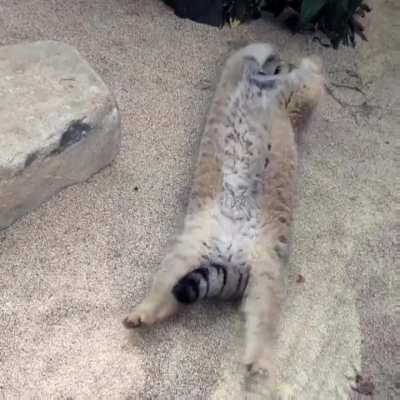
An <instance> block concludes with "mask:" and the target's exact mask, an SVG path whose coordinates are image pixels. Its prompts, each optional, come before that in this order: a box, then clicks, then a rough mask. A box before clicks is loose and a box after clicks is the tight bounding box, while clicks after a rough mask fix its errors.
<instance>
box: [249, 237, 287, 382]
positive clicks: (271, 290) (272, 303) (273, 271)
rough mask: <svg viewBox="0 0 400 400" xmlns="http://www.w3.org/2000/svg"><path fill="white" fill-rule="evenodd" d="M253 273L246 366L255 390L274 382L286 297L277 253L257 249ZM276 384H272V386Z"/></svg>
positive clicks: (252, 262)
mask: <svg viewBox="0 0 400 400" xmlns="http://www.w3.org/2000/svg"><path fill="white" fill-rule="evenodd" d="M250 263H251V270H250V271H251V272H250V281H249V285H248V288H247V293H246V296H245V299H244V305H243V311H244V314H245V320H246V324H245V351H244V360H243V362H244V364H245V366H246V368H247V371H248V379H249V380H250V381H252V382H253V381H254V382H253V384H251V386H252V387H253V389H254V390H256V387H257V386H258V385H257V381H262V382H265V381H267V380H268V381H273V380H274V367H273V360H274V341H275V329H276V325H277V322H278V318H279V314H280V308H281V302H282V297H283V282H282V271H281V269H282V261H281V259H280V258H279V256H277V255H276V253H275V252H274V251H273V250H271V251H269V250H267V249H265V245H264V246H261V245H260V246H255V249H254V253H253V255H252V256H251V257H250ZM271 383H272V382H271Z"/></svg>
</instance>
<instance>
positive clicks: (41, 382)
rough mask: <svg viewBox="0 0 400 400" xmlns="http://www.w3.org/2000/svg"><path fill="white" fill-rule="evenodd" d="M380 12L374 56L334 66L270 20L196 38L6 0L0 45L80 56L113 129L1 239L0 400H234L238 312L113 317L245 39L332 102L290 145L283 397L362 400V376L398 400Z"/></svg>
mask: <svg viewBox="0 0 400 400" xmlns="http://www.w3.org/2000/svg"><path fill="white" fill-rule="evenodd" d="M374 4H375V6H374V8H375V10H374V12H373V15H372V16H371V21H372V22H371V26H370V28H369V30H368V38H369V41H368V42H367V43H362V44H360V45H359V46H358V47H357V48H356V50H353V49H347V48H342V49H340V50H339V51H335V50H332V49H326V48H323V47H321V46H319V45H318V44H317V43H315V42H312V41H311V38H310V37H307V36H300V35H298V36H294V37H293V36H291V35H290V34H289V33H288V32H287V31H285V30H284V29H282V28H281V27H280V26H279V24H277V23H275V22H273V23H265V22H263V21H257V22H254V23H252V24H250V25H244V26H241V27H238V28H236V29H228V28H226V29H223V30H218V29H215V28H212V27H208V26H203V25H196V24H193V23H192V22H190V21H186V20H179V19H177V18H176V17H175V16H174V15H173V13H172V12H171V10H169V9H167V8H166V7H165V6H164V5H163V4H162V3H161V1H158V0H147V1H145V0H142V1H133V0H132V1H130V0H113V1H106V0H91V1H83V0H70V1H68V2H67V1H63V0H51V1H50V0H0V44H1V45H8V44H15V43H19V42H22V41H34V40H40V39H56V40H62V41H65V42H67V43H69V44H71V45H73V46H76V47H77V48H78V49H79V50H80V52H81V54H82V55H83V56H84V57H85V58H87V60H88V61H89V62H90V63H91V64H92V66H93V67H94V68H95V69H96V70H97V71H98V72H99V73H100V75H101V76H102V77H103V79H104V80H105V82H106V83H107V84H108V85H109V87H110V88H111V89H112V90H113V92H114V93H115V96H116V98H117V101H118V103H119V106H120V109H121V113H122V118H123V139H122V148H121V153H120V155H119V156H118V157H117V160H116V161H115V162H114V163H113V165H112V166H111V167H108V168H106V169H105V170H103V171H101V172H100V173H98V174H97V175H95V176H94V177H92V178H91V179H90V180H89V181H88V182H87V183H84V184H81V185H77V186H74V187H70V188H69V189H67V190H65V191H63V192H62V193H60V194H59V195H57V196H56V197H54V198H53V199H52V200H50V201H49V202H47V203H46V204H44V205H43V206H42V207H41V208H40V209H38V210H36V211H35V212H33V213H32V214H30V215H29V216H27V217H25V218H23V219H21V220H19V221H18V222H17V223H16V224H14V225H13V226H12V227H10V228H8V229H7V230H5V231H2V232H0V332H1V333H0V399H7V400H8V399H70V400H72V399H74V400H78V399H116V400H118V399H125V400H128V399H131V400H133V399H138V400H145V399H163V400H164V399H181V400H185V399H193V400H201V399H213V400H222V399H230V400H231V399H233V400H234V399H242V398H243V397H242V395H241V394H240V387H239V382H240V378H239V377H240V375H239V369H238V360H239V357H240V349H241V340H240V331H241V321H240V318H239V315H238V312H237V310H236V309H235V308H233V307H231V306H228V305H210V304H207V305H199V306H196V307H194V308H193V309H192V310H191V311H189V312H188V313H186V314H184V315H181V316H179V317H178V318H176V319H174V320H173V321H170V322H166V323H165V324H162V325H160V326H159V327H157V329H153V330H150V331H148V332H142V333H135V334H132V333H129V332H127V331H125V330H124V329H123V327H122V325H121V320H122V318H123V317H124V316H125V313H126V312H127V311H128V310H129V309H130V308H131V307H132V306H133V305H135V304H136V303H138V302H139V301H140V300H141V299H142V297H143V296H144V295H145V293H146V290H147V288H148V287H149V283H150V279H151V275H152V273H153V272H154V271H155V270H156V269H157V265H158V263H159V261H160V259H161V257H162V255H163V252H164V251H165V246H166V244H167V241H168V240H169V239H170V238H171V237H172V235H173V234H174V232H175V231H176V228H177V227H178V225H179V220H180V219H181V217H182V213H183V211H184V206H185V202H186V197H187V192H188V188H189V186H190V176H191V172H192V168H193V157H194V155H195V154H196V147H197V144H198V141H199V137H200V134H201V127H202V123H203V120H204V117H205V113H206V111H207V107H208V104H209V101H210V98H211V96H212V90H213V89H212V87H213V84H214V82H215V79H216V76H217V73H218V70H219V68H220V64H221V62H223V60H224V58H225V57H226V55H227V54H228V53H229V52H230V51H231V50H232V48H234V47H236V46H237V45H239V44H241V43H247V42H251V41H255V40H261V41H269V42H272V43H274V44H275V45H276V46H277V47H279V48H280V49H281V50H282V53H283V54H284V56H286V57H291V56H297V55H304V54H310V53H317V54H320V55H321V56H322V58H323V59H324V62H325V65H326V70H327V85H328V87H329V88H330V89H329V91H328V93H327V94H326V96H325V98H324V100H323V103H322V105H321V108H320V110H319V112H318V113H317V115H316V116H315V118H314V121H313V123H312V125H311V126H310V129H309V131H308V133H307V135H306V136H305V137H304V140H303V141H304V143H303V145H302V148H301V154H302V155H301V168H300V176H299V180H298V208H297V212H296V222H295V227H294V244H293V255H292V259H291V266H290V271H289V294H288V299H287V306H286V309H285V313H284V316H283V320H282V324H281V327H280V332H281V333H280V338H279V349H278V350H279V360H278V362H277V368H278V370H279V374H280V378H281V382H282V391H285V390H286V392H287V393H288V392H289V391H292V392H293V393H294V395H295V396H294V398H295V399H304V400H320V399H324V400H325V399H327V400H330V399H348V398H353V399H369V398H371V397H369V396H363V395H360V394H359V393H357V392H355V391H354V390H352V389H351V388H350V385H352V384H353V383H354V379H353V381H352V380H351V378H350V377H351V376H353V377H354V376H355V375H356V374H357V373H358V374H360V375H361V376H362V378H363V380H364V382H365V381H370V382H372V383H373V384H374V395H373V397H372V398H373V399H374V400H394V399H398V398H400V369H399V357H398V355H399V353H398V349H399V345H400V343H399V337H400V332H399V326H400V321H399V314H398V310H399V308H398V307H399V304H400V301H399V290H400V288H399V274H398V269H399V268H398V266H397V267H396V265H395V262H396V261H397V262H398V260H396V254H397V255H398V242H397V241H396V239H397V238H396V236H397V234H398V232H399V220H398V215H396V210H395V208H396V207H395V203H396V200H397V201H398V200H399V199H398V193H399V191H398V189H399V185H398V183H399V182H398V177H397V175H398V170H397V171H396V167H395V154H396V152H395V150H396V149H395V144H396V143H395V142H396V141H398V136H399V127H400V90H399V79H400V71H399V63H400V35H399V32H400V24H399V21H400V6H399V4H398V2H397V1H396V0H387V1H386V0H379V1H378V0H377V1H375V2H374ZM354 88H355V89H354ZM396 246H397V249H396ZM298 274H301V275H302V276H303V277H304V282H301V283H298V282H297V277H298ZM396 351H397V356H396ZM354 385H355V384H354ZM354 385H353V386H354ZM363 388H364V389H365V388H368V384H367V385H365V384H364V385H361V391H362V389H363Z"/></svg>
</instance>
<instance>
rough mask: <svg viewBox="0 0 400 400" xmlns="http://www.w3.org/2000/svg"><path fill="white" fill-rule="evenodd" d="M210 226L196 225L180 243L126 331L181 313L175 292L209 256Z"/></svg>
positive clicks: (127, 322)
mask: <svg viewBox="0 0 400 400" xmlns="http://www.w3.org/2000/svg"><path fill="white" fill-rule="evenodd" d="M207 233H208V230H207V224H206V221H205V220H204V219H200V220H199V221H198V223H192V224H191V226H190V228H189V229H187V230H186V231H184V232H183V233H182V234H181V235H180V236H179V238H178V239H177V240H176V242H175V244H174V245H173V247H172V249H171V250H170V251H169V252H168V254H167V255H166V257H165V258H164V259H163V261H162V263H161V268H160V270H159V271H158V272H157V273H156V276H155V279H154V281H153V284H152V287H151V289H150V293H149V294H148V295H147V297H146V298H145V299H144V300H143V302H142V303H140V304H139V305H138V306H136V307H135V308H134V309H133V310H132V311H131V313H129V315H128V316H127V317H126V318H125V319H124V321H123V324H124V326H125V327H126V328H138V327H140V326H149V325H152V324H154V323H156V322H160V321H162V320H164V319H166V318H168V317H170V316H172V315H174V314H175V313H176V312H178V311H179V309H180V308H181V307H182V305H181V303H180V302H178V301H177V299H176V297H175V295H174V293H173V288H174V287H175V285H176V283H177V282H178V281H179V280H180V279H181V278H182V277H183V276H184V275H186V274H187V273H189V272H191V271H192V270H194V269H196V268H197V267H199V265H200V264H201V263H202V260H203V259H204V257H205V256H206V255H207V251H208V248H207V239H208V235H207Z"/></svg>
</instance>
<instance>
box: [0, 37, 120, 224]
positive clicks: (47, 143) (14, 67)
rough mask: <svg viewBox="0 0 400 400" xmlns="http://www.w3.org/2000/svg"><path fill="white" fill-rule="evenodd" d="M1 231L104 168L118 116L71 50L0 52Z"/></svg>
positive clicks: (51, 46) (55, 46)
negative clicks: (46, 201)
mask: <svg viewBox="0 0 400 400" xmlns="http://www.w3.org/2000/svg"><path fill="white" fill-rule="evenodd" d="M0 77H1V79H0V99H1V101H0V229H2V228H5V227H6V226H8V225H10V224H11V223H12V222H14V221H15V220H16V219H17V218H19V217H20V216H22V215H24V214H26V213H28V212H29V211H30V210H32V209H34V208H36V207H37V206H38V205H39V204H41V203H42V202H43V201H44V200H46V199H48V198H49V197H50V196H52V195H53V194H55V193H56V192H58V191H59V190H60V189H62V188H64V187H66V186H69V185H71V184H74V183H77V182H81V181H83V180H85V179H87V178H88V177H89V176H91V175H92V174H93V173H95V172H96V171H98V170H99V169H100V168H102V167H104V166H106V165H107V164H109V163H110V162H111V161H112V159H113V158H114V157H115V155H116V153H117V151H118V149H119V142H120V117H119V112H118V109H117V106H116V103H115V101H114V99H113V97H112V95H111V94H110V92H109V90H108V88H107V87H106V85H105V84H104V83H103V81H102V80H101V79H100V77H99V76H98V75H97V73H96V72H94V71H93V69H92V68H91V67H90V65H89V64H88V63H87V62H86V61H84V60H83V59H82V58H81V56H80V55H79V53H78V52H77V50H75V49H74V48H72V47H71V46H68V45H66V44H64V43H61V42H55V41H42V42H35V43H28V44H21V45H15V46H6V47H3V48H0Z"/></svg>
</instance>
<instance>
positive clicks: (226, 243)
mask: <svg viewBox="0 0 400 400" xmlns="http://www.w3.org/2000/svg"><path fill="white" fill-rule="evenodd" d="M322 87H323V84H322V74H321V67H320V65H319V63H318V62H317V61H315V60H312V59H309V58H305V59H303V60H301V61H300V63H299V64H298V65H295V66H293V65H292V66H290V65H288V64H286V63H284V62H282V61H281V60H280V58H279V56H278V55H277V53H276V51H275V50H274V49H273V48H272V47H271V46H270V45H268V44H262V43H259V44H253V45H249V46H247V47H244V48H243V49H241V50H239V51H238V52H236V53H235V54H233V55H232V56H231V57H230V58H229V59H228V60H227V62H226V64H225V67H224V69H223V71H222V75H221V78H220V81H219V84H218V86H217V89H216V93H215V96H214V99H213V101H212V104H211V107H210V111H209V115H208V118H207V122H206V125H205V128H204V134H203V137H202V141H201V145H200V150H199V157H198V163H197V167H196V171H195V176H194V181H193V187H192V191H191V196H190V202H189V206H188V211H187V214H186V218H185V223H184V227H183V230H182V232H181V233H180V234H179V235H178V237H177V239H176V241H175V242H174V245H173V247H172V248H171V249H170V251H169V252H168V253H167V255H166V256H165V258H164V260H163V261H162V265H161V268H160V271H159V273H158V274H157V275H156V277H155V279H154V282H153V287H152V290H151V292H150V294H149V296H148V297H147V298H146V299H145V300H144V301H143V302H142V303H141V304H140V305H139V306H137V307H136V308H135V309H134V310H133V311H132V313H131V314H129V316H128V317H127V318H126V319H125V322H124V323H125V326H127V327H129V328H135V327H138V326H140V325H151V324H153V323H155V322H157V321H161V320H162V319H164V318H166V317H168V316H170V315H172V314H174V313H175V312H177V311H178V310H179V309H180V308H182V307H183V305H187V304H191V303H194V302H195V301H198V300H201V299H204V298H209V297H220V298H223V299H231V298H237V297H244V299H243V309H244V313H245V317H246V337H245V352H244V363H245V365H246V366H247V368H248V370H249V371H250V372H256V373H258V372H260V371H265V370H268V371H269V372H270V371H271V368H270V367H271V359H272V348H273V337H274V327H275V326H276V322H277V318H278V316H279V309H280V304H281V301H282V297H283V284H282V269H283V268H284V266H285V263H286V261H287V257H288V253H289V242H290V238H289V237H290V229H289V226H290V222H291V218H292V209H293V183H294V178H295V172H296V165H297V149H296V141H295V133H297V131H298V130H299V129H300V127H301V126H302V125H303V122H304V120H306V119H307V117H308V115H309V114H310V111H312V109H313V108H314V107H315V105H316V104H317V102H318V100H319V97H320V94H321V91H322Z"/></svg>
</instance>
